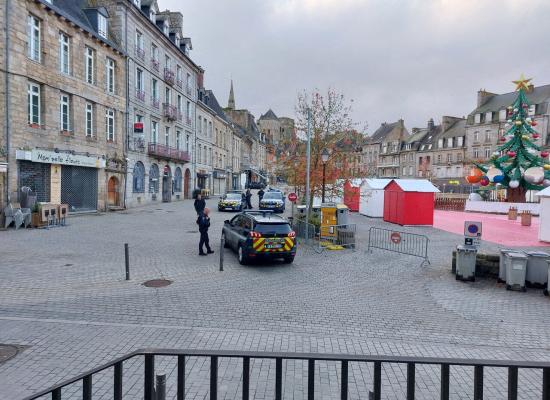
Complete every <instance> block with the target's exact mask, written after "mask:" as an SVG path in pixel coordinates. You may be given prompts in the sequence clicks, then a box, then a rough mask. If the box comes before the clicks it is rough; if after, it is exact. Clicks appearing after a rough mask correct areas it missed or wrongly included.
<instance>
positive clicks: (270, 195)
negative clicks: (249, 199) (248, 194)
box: [263, 192, 283, 200]
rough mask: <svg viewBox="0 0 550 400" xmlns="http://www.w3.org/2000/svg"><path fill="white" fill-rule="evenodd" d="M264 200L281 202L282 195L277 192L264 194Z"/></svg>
mask: <svg viewBox="0 0 550 400" xmlns="http://www.w3.org/2000/svg"><path fill="white" fill-rule="evenodd" d="M263 198H264V199H268V200H269V199H273V200H281V199H282V198H283V195H282V194H281V193H279V192H269V193H266V194H264V197H263Z"/></svg>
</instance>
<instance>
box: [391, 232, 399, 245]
mask: <svg viewBox="0 0 550 400" xmlns="http://www.w3.org/2000/svg"><path fill="white" fill-rule="evenodd" d="M390 239H391V241H392V242H393V243H395V244H399V243H401V235H400V234H399V233H398V232H393V233H392V234H391V236H390Z"/></svg>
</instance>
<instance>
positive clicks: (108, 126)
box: [105, 108, 115, 142]
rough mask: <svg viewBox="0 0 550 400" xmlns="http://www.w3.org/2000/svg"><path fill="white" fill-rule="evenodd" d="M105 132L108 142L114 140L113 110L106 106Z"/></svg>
mask: <svg viewBox="0 0 550 400" xmlns="http://www.w3.org/2000/svg"><path fill="white" fill-rule="evenodd" d="M105 132H106V134H107V140H108V141H110V142H114V141H115V110H113V109H112V108H108V109H107V110H105Z"/></svg>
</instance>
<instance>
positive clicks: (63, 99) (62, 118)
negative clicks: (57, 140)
mask: <svg viewBox="0 0 550 400" xmlns="http://www.w3.org/2000/svg"><path fill="white" fill-rule="evenodd" d="M70 113H71V105H70V98H69V95H67V94H62V95H61V96H60V98H59V128H60V129H61V130H62V131H70V130H71V123H70V116H71V115H70Z"/></svg>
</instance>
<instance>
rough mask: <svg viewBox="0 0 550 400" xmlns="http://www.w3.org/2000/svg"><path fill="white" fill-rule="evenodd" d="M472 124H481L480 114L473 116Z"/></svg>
mask: <svg viewBox="0 0 550 400" xmlns="http://www.w3.org/2000/svg"><path fill="white" fill-rule="evenodd" d="M474 123H475V124H480V123H481V114H476V115H474Z"/></svg>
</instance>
